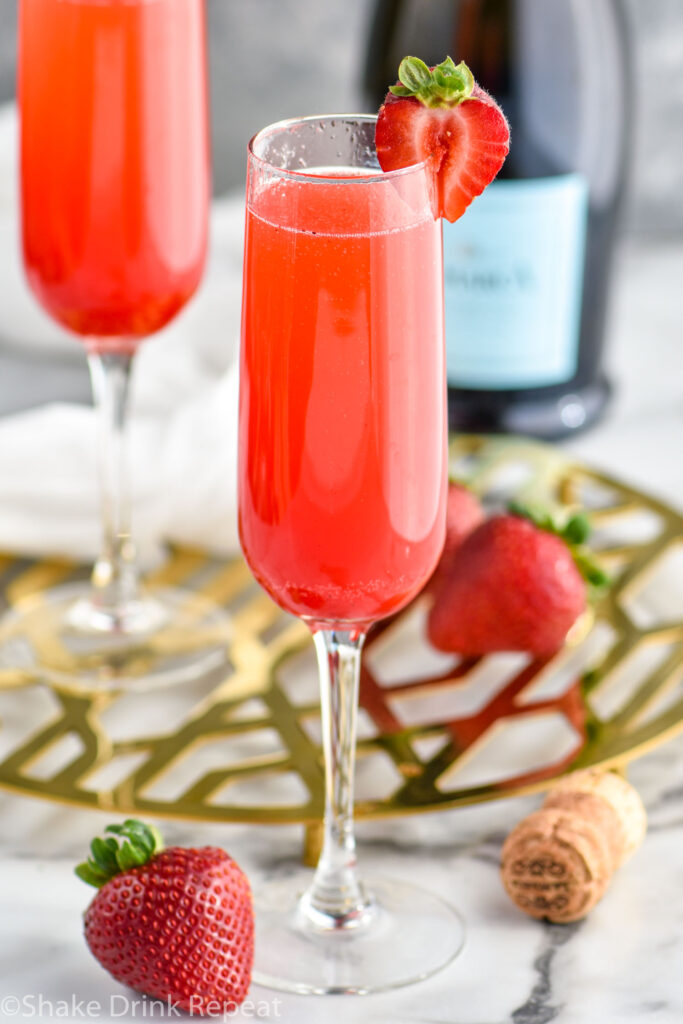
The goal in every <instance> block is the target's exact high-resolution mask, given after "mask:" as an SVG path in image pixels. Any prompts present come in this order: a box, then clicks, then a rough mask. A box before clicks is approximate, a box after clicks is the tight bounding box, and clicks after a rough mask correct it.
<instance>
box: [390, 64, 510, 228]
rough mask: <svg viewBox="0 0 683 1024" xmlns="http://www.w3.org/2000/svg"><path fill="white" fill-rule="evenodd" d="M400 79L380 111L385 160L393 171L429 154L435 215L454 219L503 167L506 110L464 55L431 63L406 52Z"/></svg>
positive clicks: (507, 140)
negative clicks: (476, 78) (474, 73)
mask: <svg viewBox="0 0 683 1024" xmlns="http://www.w3.org/2000/svg"><path fill="white" fill-rule="evenodd" d="M398 79H399V80H398V83H397V84H396V85H392V86H391V87H390V88H389V92H388V93H387V95H386V98H385V100H384V103H383V104H382V106H381V107H380V110H379V114H378V116H377V128H376V131H375V145H376V148H377V158H378V160H379V163H380V167H381V168H382V170H383V171H395V170H397V169H398V168H400V167H408V166H410V165H411V164H417V163H421V162H422V161H428V162H429V164H430V165H431V170H432V173H433V175H434V183H435V186H436V196H437V201H438V207H437V214H438V216H440V217H445V218H446V220H449V221H451V222H452V221H455V220H457V219H458V217H461V216H462V215H463V213H464V212H465V210H466V209H467V207H468V206H469V205H470V203H471V202H472V200H473V199H474V198H475V197H476V196H478V195H480V194H481V193H482V192H483V191H484V189H485V188H486V186H487V185H489V184H490V183H491V182H492V181H493V179H494V178H495V176H496V174H497V173H498V171H499V170H500V168H501V167H502V166H503V161H504V160H505V157H506V156H507V154H508V150H509V148H510V128H509V125H508V123H507V120H506V119H505V115H504V113H503V111H502V110H501V109H500V107H499V106H498V104H497V103H496V102H495V100H494V99H493V98H492V97H491V96H489V94H488V93H487V92H485V91H484V90H483V89H482V88H481V87H480V86H479V85H477V83H476V82H475V81H474V77H473V76H472V72H471V71H470V69H469V68H468V67H467V65H466V64H465V62H464V61H461V62H460V64H457V65H456V64H455V63H454V62H453V61H452V60H451V58H450V57H446V59H445V60H444V61H442V63H441V64H437V65H436V67H433V68H430V67H428V66H427V65H426V64H425V62H424V61H422V60H420V58H419V57H404V58H403V60H402V61H401V64H400V66H399V69H398Z"/></svg>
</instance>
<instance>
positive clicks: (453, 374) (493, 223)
mask: <svg viewBox="0 0 683 1024" xmlns="http://www.w3.org/2000/svg"><path fill="white" fill-rule="evenodd" d="M587 220H588V186H587V182H586V181H585V179H584V178H583V177H582V175H580V174H563V175H559V176H557V177H552V178H539V179H526V180H521V181H494V182H493V184H491V185H490V186H489V187H488V188H487V189H486V191H485V192H484V194H483V195H481V196H479V198H478V199H476V200H475V201H474V203H473V204H472V206H470V208H469V209H468V210H467V212H466V213H465V214H464V215H463V216H462V217H461V218H460V220H458V221H456V223H455V224H447V223H444V266H445V301H446V339H447V361H448V381H449V384H450V385H451V386H455V387H461V388H472V389H475V390H509V389H514V388H529V387H544V386H548V385H551V384H561V383H563V382H564V381H567V380H570V379H571V378H572V377H573V376H574V374H575V373H576V366H577V360H578V347H579V329H580V317H581V293H582V286H583V270H584V254H585V246H586V225H587Z"/></svg>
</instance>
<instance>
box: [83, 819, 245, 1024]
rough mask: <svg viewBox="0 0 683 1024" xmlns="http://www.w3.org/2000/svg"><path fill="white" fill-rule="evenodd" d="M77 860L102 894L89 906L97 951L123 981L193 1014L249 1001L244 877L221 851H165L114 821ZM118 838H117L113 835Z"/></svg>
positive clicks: (141, 830)
mask: <svg viewBox="0 0 683 1024" xmlns="http://www.w3.org/2000/svg"><path fill="white" fill-rule="evenodd" d="M106 831H107V832H109V833H113V835H112V836H110V837H108V838H106V839H94V840H93V842H92V844H91V854H92V856H91V857H90V858H89V859H88V861H86V862H85V863H84V864H80V865H79V866H78V868H76V874H77V875H78V876H79V878H82V879H83V880H84V881H86V882H88V883H89V884H90V885H94V886H96V887H97V888H98V889H99V892H98V893H97V895H96V896H95V898H94V899H93V901H92V903H91V904H90V906H89V907H88V909H87V911H86V914H85V938H86V941H87V943H88V946H89V947H90V951H91V952H92V954H93V956H94V957H95V958H96V959H97V960H99V962H100V963H101V964H102V966H103V967H104V968H105V969H106V970H107V971H109V973H110V974H111V975H113V977H114V978H116V980H117V981H120V982H123V984H125V985H128V986H130V988H133V989H136V990H137V991H138V992H144V993H145V994H146V995H148V996H153V997H155V998H157V999H163V1000H164V1001H167V1000H168V1001H169V1002H170V1004H171V1005H173V1006H174V1007H177V1008H178V1009H182V1010H185V1011H187V1012H189V1013H196V1014H202V1013H207V1012H211V1013H213V1014H214V1015H215V1010H216V1007H217V1006H220V1007H222V1009H223V1012H225V1013H229V1012H231V1011H234V1009H235V1008H236V1007H237V1006H238V1005H239V1004H240V1003H241V1002H243V1000H244V998H245V996H246V994H247V990H248V988H249V983H250V981H251V969H252V962H253V954H254V918H253V910H252V899H251V891H250V888H249V883H248V881H247V878H246V876H245V875H244V873H243V872H242V871H241V870H240V868H239V867H238V866H237V864H236V863H235V862H234V861H233V860H231V858H230V857H229V856H228V855H227V853H225V852H224V851H223V850H219V849H216V848H215V847H211V846H206V847H203V848H201V849H184V848H181V847H170V848H169V849H167V850H164V849H163V844H162V842H161V838H160V836H159V833H158V832H157V830H156V829H154V828H151V827H149V826H147V825H143V824H142V823H141V822H139V821H133V820H128V821H126V822H124V824H123V825H110V826H109V828H107V829H106ZM114 836H116V838H114Z"/></svg>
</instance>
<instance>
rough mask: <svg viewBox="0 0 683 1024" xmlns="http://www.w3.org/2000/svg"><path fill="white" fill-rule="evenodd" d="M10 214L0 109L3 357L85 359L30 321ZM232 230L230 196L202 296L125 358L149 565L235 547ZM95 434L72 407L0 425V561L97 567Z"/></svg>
mask: <svg viewBox="0 0 683 1024" xmlns="http://www.w3.org/2000/svg"><path fill="white" fill-rule="evenodd" d="M18 214H19V203H18V190H17V119H16V111H15V109H14V107H13V106H7V107H3V108H0V296H1V299H0V339H2V345H4V346H5V347H10V348H14V349H15V350H17V349H20V348H21V349H23V350H26V351H28V350H29V349H31V350H32V351H33V353H34V354H35V353H36V352H37V351H38V352H41V351H42V352H46V353H47V352H52V353H53V354H54V352H55V351H57V350H59V351H61V352H63V353H64V352H72V353H73V357H74V359H83V360H84V359H85V355H84V353H83V351H82V349H81V347H80V345H79V343H78V342H77V341H75V340H74V339H73V338H72V337H71V336H70V335H68V334H67V333H66V332H65V331H62V330H61V329H60V328H59V327H58V326H56V325H55V324H53V323H52V322H51V321H50V319H49V318H48V317H47V316H46V315H45V314H44V313H42V311H41V310H40V308H39V306H38V304H37V302H36V301H35V299H34V298H33V296H32V295H31V293H30V292H29V290H28V287H27V285H26V283H25V280H24V276H23V268H22V264H21V255H20V249H19V231H18V225H19V220H18ZM243 222H244V202H243V198H242V196H241V195H240V196H232V197H228V198H225V199H221V200H218V201H216V202H215V203H214V205H213V208H212V211H211V244H210V253H209V261H208V266H207V271H206V275H205V278H204V281H203V283H202V286H201V288H200V290H199V291H198V293H197V295H196V296H195V298H194V299H193V300H192V302H191V303H190V304H189V305H188V307H187V308H186V310H184V311H183V313H181V315H180V316H178V317H177V319H176V320H175V321H174V322H173V323H172V324H171V325H170V326H169V327H168V328H166V329H165V330H164V331H163V332H161V333H160V334H158V335H156V336H155V337H154V338H151V339H150V340H149V341H147V342H145V343H144V344H143V345H142V347H141V349H140V351H139V353H138V355H137V356H136V360H135V362H136V365H135V368H134V376H133V387H132V401H131V416H130V444H129V455H130V457H129V463H130V474H131V484H132V495H133V509H134V511H133V523H134V533H135V537H136V540H137V544H138V549H139V552H140V556H141V559H142V561H143V562H144V563H147V564H149V563H151V562H153V561H156V560H158V559H159V557H160V555H161V552H162V551H163V547H164V544H165V543H166V542H176V543H180V544H192V545H198V546H201V547H204V548H208V549H209V550H212V551H215V552H217V553H222V554H227V553H230V552H232V551H235V550H236V549H237V516H236V479H235V477H236V472H235V471H236V453H237V443H236V442H237V422H236V421H237V417H236V413H237V366H236V357H237V339H238V335H239V311H240V293H241V267H242V236H243ZM37 365H39V363H37ZM1 373H2V348H1V347H0V374H1ZM0 386H1V384H0ZM96 433H97V431H96V420H95V412H94V410H93V409H92V408H88V407H84V406H80V405H75V404H74V405H70V404H65V403H59V404H51V405H48V406H45V407H42V408H38V409H34V410H30V411H28V412H23V413H21V414H18V415H13V416H7V417H5V418H2V419H0V550H3V551H11V552H18V553H22V554H28V555H64V556H68V557H72V558H77V559H84V560H91V559H93V558H94V557H95V555H96V554H97V551H98V548H99V544H100V527H99V518H98V517H99V495H98V487H97V450H96V449H97V444H96V440H97V438H96Z"/></svg>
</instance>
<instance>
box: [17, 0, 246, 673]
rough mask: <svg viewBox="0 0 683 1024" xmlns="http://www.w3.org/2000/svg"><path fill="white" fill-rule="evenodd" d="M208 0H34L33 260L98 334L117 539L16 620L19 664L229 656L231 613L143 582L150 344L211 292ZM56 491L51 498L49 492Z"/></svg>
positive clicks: (29, 220) (29, 108)
mask: <svg viewBox="0 0 683 1024" xmlns="http://www.w3.org/2000/svg"><path fill="white" fill-rule="evenodd" d="M206 64H207V58H206V43H205V11H204V2H203V0H125V2H121V0H21V2H20V7H19V77H18V96H19V105H20V118H21V204H22V225H23V247H24V261H25V265H26V271H27V274H28V279H29V283H30V285H31V288H32V290H33V292H34V294H35V295H36V297H37V298H38V300H39V302H40V303H41V305H42V306H43V308H44V309H45V310H46V311H47V313H48V314H49V315H50V316H51V317H53V318H54V319H55V320H56V321H58V322H59V323H60V324H62V325H63V326H65V327H67V328H68V329H70V330H71V331H73V332H74V334H75V335H76V336H78V337H79V338H80V340H81V341H82V342H83V344H84V345H85V348H86V351H87V354H88V362H89V365H90V373H91V378H92V383H93V390H94V397H95V404H96V406H97V408H98V411H99V417H100V427H101V446H102V451H101V484H102V488H101V489H102V505H103V532H104V548H103V551H102V554H101V556H100V558H99V559H98V560H97V563H96V565H95V569H94V572H93V575H92V580H91V583H90V584H67V585H64V586H61V587H59V588H56V589H54V590H52V591H48V592H47V593H45V594H40V595H38V596H37V597H35V598H32V599H30V600H29V601H27V602H26V603H24V604H23V605H22V606H21V607H19V608H17V609H16V610H15V612H14V614H12V615H11V616H10V617H9V618H8V619H6V620H5V622H4V623H3V626H2V629H1V630H0V644H2V648H3V651H2V653H3V662H4V664H5V665H8V664H15V665H16V664H19V663H20V664H21V665H22V666H24V667H27V668H34V669H35V670H36V671H38V672H40V673H41V674H42V675H43V676H46V677H48V678H50V679H52V680H53V681H56V682H58V683H62V684H67V685H70V686H73V685H85V686H102V685H113V686H116V687H121V686H125V685H128V684H130V683H132V684H135V685H141V684H142V682H143V681H144V682H145V683H150V682H169V681H175V680H178V679H181V678H190V677H194V676H195V675H197V674H198V673H199V672H201V671H204V670H206V669H209V668H211V667H212V666H217V665H219V664H220V663H221V662H222V661H223V659H224V656H225V638H226V631H225V627H226V621H225V616H224V614H223V613H222V611H221V610H220V609H218V608H217V607H216V606H214V605H213V604H212V603H211V602H209V601H206V600H204V599H202V598H201V597H199V596H198V595H195V594H191V593H189V592H186V591H183V590H179V589H174V588H171V587H166V588H163V589H157V590H156V591H154V592H152V591H150V590H149V589H143V588H142V587H141V586H140V583H139V580H138V571H137V567H136V562H135V547H134V543H133V539H132V536H131V516H130V502H129V498H128V493H127V482H126V467H125V461H126V460H125V447H124V433H125V420H126V411H127V403H128V385H129V377H130V371H131V365H132V361H133V357H134V355H135V352H136V351H137V348H138V347H139V345H140V344H141V343H142V342H143V341H144V339H145V338H147V337H148V336H149V335H150V334H153V333H154V332H156V331H158V330H160V329H161V328H162V327H164V326H165V325H166V324H167V323H168V322H169V321H170V320H171V319H172V318H173V317H174V316H175V315H176V314H177V313H178V312H179V310H181V309H182V308H183V306H184V305H185V304H186V302H187V301H188V299H189V298H190V297H191V296H192V294H193V293H194V291H195V289H196V287H197V285H198V283H199V281H200V279H201V276H202V271H203V267H204V260H205V253H206V241H207V220H208V204H209V197H210V167H209V139H208V111H207V81H206ZM46 500H49V499H46Z"/></svg>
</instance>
